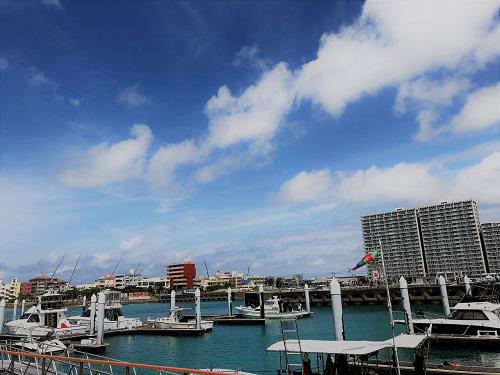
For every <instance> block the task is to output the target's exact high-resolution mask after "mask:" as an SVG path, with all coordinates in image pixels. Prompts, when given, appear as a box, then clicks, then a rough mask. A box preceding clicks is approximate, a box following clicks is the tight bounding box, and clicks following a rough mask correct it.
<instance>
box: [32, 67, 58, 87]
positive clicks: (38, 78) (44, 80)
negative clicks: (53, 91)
mask: <svg viewBox="0 0 500 375" xmlns="http://www.w3.org/2000/svg"><path fill="white" fill-rule="evenodd" d="M26 81H27V82H28V83H29V84H30V85H31V86H33V87H42V86H51V87H55V86H56V84H55V83H54V81H52V80H51V79H50V78H48V77H47V76H46V75H45V74H44V73H43V72H41V71H39V70H38V69H32V70H31V72H30V75H29V76H28V78H27V80H26Z"/></svg>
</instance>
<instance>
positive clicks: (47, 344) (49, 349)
mask: <svg viewBox="0 0 500 375" xmlns="http://www.w3.org/2000/svg"><path fill="white" fill-rule="evenodd" d="M12 345H13V346H15V347H17V348H19V349H21V350H28V351H31V352H36V353H39V354H57V353H62V352H64V351H66V350H67V349H68V348H67V347H66V345H64V343H63V342H62V341H61V340H59V339H52V340H46V341H38V340H36V339H34V338H33V337H29V338H26V339H23V340H20V341H16V342H14V343H13V344H12Z"/></svg>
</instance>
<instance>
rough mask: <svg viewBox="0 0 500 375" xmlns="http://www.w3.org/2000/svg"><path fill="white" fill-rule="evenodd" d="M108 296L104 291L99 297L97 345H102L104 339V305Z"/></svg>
mask: <svg viewBox="0 0 500 375" xmlns="http://www.w3.org/2000/svg"><path fill="white" fill-rule="evenodd" d="M105 304H106V296H105V295H104V293H103V292H100V293H99V296H98V297H97V345H102V343H103V339H104V306H105Z"/></svg>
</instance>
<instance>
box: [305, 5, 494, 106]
mask: <svg viewBox="0 0 500 375" xmlns="http://www.w3.org/2000/svg"><path fill="white" fill-rule="evenodd" d="M498 5H499V2H498V1H484V2H476V1H456V0H443V1H439V2H432V3H431V2H419V1H415V2H410V1H390V2H384V1H367V2H366V3H365V4H364V6H363V12H362V15H361V17H360V19H359V20H358V21H357V22H356V23H355V24H354V25H352V26H349V27H346V28H345V29H343V30H342V31H341V32H339V33H337V34H325V35H323V37H322V39H321V47H320V49H319V51H318V56H317V58H316V59H315V60H313V61H311V62H309V63H306V64H305V65H304V66H303V67H302V69H301V71H300V74H299V77H298V82H297V89H298V92H299V95H300V97H301V98H310V99H311V100H312V101H313V102H315V103H318V104H320V105H322V106H323V108H324V109H326V110H327V111H328V112H329V113H331V114H332V115H339V114H340V113H341V112H342V111H343V109H344V108H345V106H346V105H347V104H348V103H350V102H352V101H355V100H358V99H359V98H361V97H362V96H364V95H370V94H375V93H376V92H378V91H379V90H380V89H382V88H384V87H388V86H397V85H399V84H400V83H401V82H405V81H408V80H411V79H413V78H415V77H417V76H419V75H421V74H424V73H426V72H429V71H434V70H437V69H439V68H441V69H454V68H457V67H458V65H459V64H460V63H463V61H464V59H467V58H469V59H470V58H471V55H473V54H474V53H475V52H476V50H477V49H478V48H479V46H480V43H481V41H482V40H484V39H486V38H490V35H491V33H490V27H491V25H492V23H493V22H494V18H495V16H496V12H497V10H498ZM423 25H425V27H423ZM491 57H492V56H491V55H490V56H489V57H488V58H491Z"/></svg>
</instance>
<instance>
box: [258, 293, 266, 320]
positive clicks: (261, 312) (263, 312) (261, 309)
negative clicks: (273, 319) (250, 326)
mask: <svg viewBox="0 0 500 375" xmlns="http://www.w3.org/2000/svg"><path fill="white" fill-rule="evenodd" d="M259 301H260V318H261V319H265V318H266V312H265V309H264V287H263V286H262V285H261V286H259Z"/></svg>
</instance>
